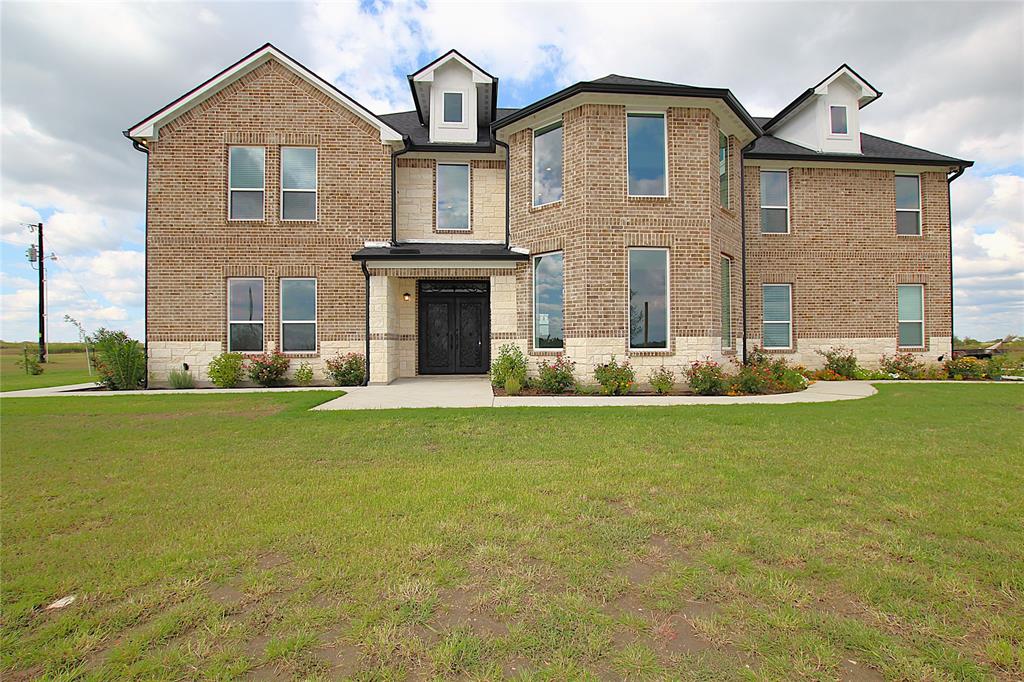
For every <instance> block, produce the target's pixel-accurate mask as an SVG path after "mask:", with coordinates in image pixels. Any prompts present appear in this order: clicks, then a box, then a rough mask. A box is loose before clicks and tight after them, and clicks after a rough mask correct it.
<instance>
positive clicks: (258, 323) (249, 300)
mask: <svg viewBox="0 0 1024 682" xmlns="http://www.w3.org/2000/svg"><path fill="white" fill-rule="evenodd" d="M228 350H229V351H254V352H260V351H262V350H263V280H262V279H229V280H228Z"/></svg>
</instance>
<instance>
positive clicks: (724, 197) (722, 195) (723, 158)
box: [718, 131, 729, 208]
mask: <svg viewBox="0 0 1024 682" xmlns="http://www.w3.org/2000/svg"><path fill="white" fill-rule="evenodd" d="M718 199H719V202H720V203H721V206H722V208H729V138H728V137H726V136H725V133H723V132H721V131H719V133H718Z"/></svg>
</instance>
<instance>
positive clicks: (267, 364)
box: [246, 350, 291, 386]
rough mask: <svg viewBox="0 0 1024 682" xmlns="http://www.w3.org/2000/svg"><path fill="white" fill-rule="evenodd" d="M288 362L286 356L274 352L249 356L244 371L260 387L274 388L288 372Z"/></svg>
mask: <svg viewBox="0 0 1024 682" xmlns="http://www.w3.org/2000/svg"><path fill="white" fill-rule="evenodd" d="M290 362H291V361H290V360H289V359H288V356H287V355H285V354H284V353H282V352H281V351H279V350H274V351H270V352H269V353H260V354H259V355H253V356H251V357H250V358H249V364H248V366H247V367H246V371H247V372H248V373H249V378H250V379H252V380H253V381H254V382H256V383H257V384H259V385H260V386H276V385H277V384H279V383H281V379H283V378H284V375H285V373H287V372H288V365H289V364H290Z"/></svg>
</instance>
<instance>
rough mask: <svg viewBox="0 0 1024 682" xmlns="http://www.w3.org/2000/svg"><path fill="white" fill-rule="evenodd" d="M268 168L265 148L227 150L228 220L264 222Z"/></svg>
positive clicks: (233, 148)
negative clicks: (265, 171) (265, 182)
mask: <svg viewBox="0 0 1024 682" xmlns="http://www.w3.org/2000/svg"><path fill="white" fill-rule="evenodd" d="M265 167H266V150H265V149H264V148H263V147H230V148H229V149H228V218H230V219H231V220H263V203H264V202H263V191H264V188H265V184H264V169H265Z"/></svg>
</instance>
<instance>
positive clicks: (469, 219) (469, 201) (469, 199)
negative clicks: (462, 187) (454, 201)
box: [434, 161, 473, 232]
mask: <svg viewBox="0 0 1024 682" xmlns="http://www.w3.org/2000/svg"><path fill="white" fill-rule="evenodd" d="M441 166H465V167H466V169H467V172H466V227H441V211H440V209H439V207H438V205H437V204H438V202H437V197H438V196H439V195H440V191H439V184H440V178H441V176H440V174H439V173H438V172H437V170H438V168H440V167H441ZM434 229H435V230H438V231H443V232H448V231H452V232H472V231H473V164H471V163H468V162H465V161H438V162H436V163H435V164H434Z"/></svg>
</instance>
